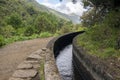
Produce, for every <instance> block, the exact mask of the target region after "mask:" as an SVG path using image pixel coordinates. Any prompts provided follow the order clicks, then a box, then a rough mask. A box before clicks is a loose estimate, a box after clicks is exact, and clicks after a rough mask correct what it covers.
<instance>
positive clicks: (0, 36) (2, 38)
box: [0, 35, 5, 47]
mask: <svg viewBox="0 0 120 80" xmlns="http://www.w3.org/2000/svg"><path fill="white" fill-rule="evenodd" d="M3 45H5V42H4V37H3V36H2V35H0V47H2V46H3Z"/></svg>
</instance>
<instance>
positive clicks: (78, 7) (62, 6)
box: [36, 0, 85, 16]
mask: <svg viewBox="0 0 120 80" xmlns="http://www.w3.org/2000/svg"><path fill="white" fill-rule="evenodd" d="M36 1H37V2H39V3H40V4H43V5H45V6H47V7H49V8H52V9H55V10H57V11H60V12H62V13H65V14H73V13H74V14H76V15H79V16H81V15H82V13H83V11H85V9H84V8H83V6H82V3H81V2H80V0H78V2H77V3H76V4H73V3H72V2H71V0H63V1H62V2H60V1H59V0H36Z"/></svg>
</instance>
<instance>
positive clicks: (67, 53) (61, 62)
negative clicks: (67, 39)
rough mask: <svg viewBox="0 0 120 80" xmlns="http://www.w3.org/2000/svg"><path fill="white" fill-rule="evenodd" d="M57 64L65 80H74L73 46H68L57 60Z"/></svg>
mask: <svg viewBox="0 0 120 80" xmlns="http://www.w3.org/2000/svg"><path fill="white" fill-rule="evenodd" d="M56 64H57V67H58V70H59V72H60V75H61V77H62V79H63V80H72V76H73V67H72V45H68V46H66V47H65V48H64V49H63V50H62V51H60V53H59V55H58V56H57V58H56Z"/></svg>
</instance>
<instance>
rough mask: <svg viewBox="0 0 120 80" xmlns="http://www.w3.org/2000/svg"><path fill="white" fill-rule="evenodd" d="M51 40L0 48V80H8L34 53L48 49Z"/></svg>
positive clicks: (25, 42)
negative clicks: (19, 65)
mask: <svg viewBox="0 0 120 80" xmlns="http://www.w3.org/2000/svg"><path fill="white" fill-rule="evenodd" d="M51 39H52V37H50V38H39V39H33V40H26V41H19V42H15V43H12V44H9V45H7V46H4V47H3V48H0V80H8V79H9V77H10V76H11V75H12V73H13V72H14V71H15V70H16V68H17V66H18V64H20V63H21V62H22V61H24V60H25V58H26V57H27V56H28V55H29V54H31V53H32V52H34V51H36V50H38V49H41V48H44V47H46V45H47V43H48V42H49V41H50V40H51Z"/></svg>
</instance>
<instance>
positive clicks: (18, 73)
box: [13, 70, 37, 78]
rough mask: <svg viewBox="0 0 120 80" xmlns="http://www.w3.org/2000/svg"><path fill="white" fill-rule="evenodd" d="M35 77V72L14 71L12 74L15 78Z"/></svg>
mask: <svg viewBox="0 0 120 80" xmlns="http://www.w3.org/2000/svg"><path fill="white" fill-rule="evenodd" d="M36 75H37V71H36V70H16V71H15V72H14V74H13V77H15V78H33V77H35V76H36Z"/></svg>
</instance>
